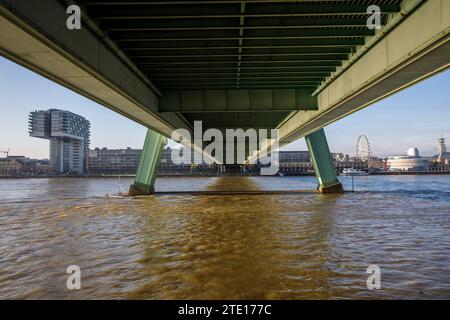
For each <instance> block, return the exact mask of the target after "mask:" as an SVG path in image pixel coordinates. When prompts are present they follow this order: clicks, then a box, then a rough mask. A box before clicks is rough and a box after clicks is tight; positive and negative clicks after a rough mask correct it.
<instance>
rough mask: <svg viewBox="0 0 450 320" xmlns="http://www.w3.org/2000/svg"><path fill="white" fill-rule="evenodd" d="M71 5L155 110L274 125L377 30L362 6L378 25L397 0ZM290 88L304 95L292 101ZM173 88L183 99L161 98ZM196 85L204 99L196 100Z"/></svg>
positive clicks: (209, 121)
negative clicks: (374, 9)
mask: <svg viewBox="0 0 450 320" xmlns="http://www.w3.org/2000/svg"><path fill="white" fill-rule="evenodd" d="M0 1H1V0H0ZM76 2H77V3H79V4H81V5H83V7H84V8H85V10H86V14H87V15H88V16H89V17H90V18H93V19H94V20H95V21H97V22H98V23H99V27H100V29H101V30H102V31H104V32H105V34H107V35H108V38H110V40H112V41H113V42H114V43H115V44H116V45H117V47H118V48H119V49H120V50H122V52H123V53H124V54H125V55H126V56H127V57H128V58H129V59H130V60H131V61H133V63H134V65H135V66H136V67H137V68H138V69H139V70H140V71H142V73H143V74H145V75H146V76H148V77H149V79H151V81H152V83H154V84H155V86H156V87H157V88H158V89H159V90H160V91H161V92H162V93H163V97H162V99H161V104H160V105H159V109H158V114H159V115H160V116H161V115H166V116H167V115H177V116H179V117H182V118H183V119H184V120H186V121H187V122H188V123H189V124H190V125H193V122H194V121H202V122H203V124H204V126H205V128H223V127H228V128H248V127H253V128H276V127H277V126H278V125H279V124H280V123H281V122H282V121H283V120H285V119H287V117H289V115H290V113H291V112H295V111H299V110H317V102H316V100H314V99H316V98H315V97H312V96H311V93H312V92H314V90H316V89H317V88H318V87H319V86H320V85H321V84H322V83H323V82H324V81H326V79H327V78H328V77H329V76H330V75H331V74H332V73H333V72H335V71H336V70H337V68H339V67H340V66H341V65H342V64H343V63H344V62H345V61H347V60H348V58H349V57H350V55H351V54H353V53H354V52H356V51H357V50H358V48H359V47H360V46H363V45H364V44H365V43H366V40H367V39H368V38H371V37H374V36H375V30H370V29H369V28H367V16H368V15H367V7H368V6H369V5H377V6H379V8H380V9H381V22H382V24H383V25H384V24H385V23H386V21H387V20H388V16H389V15H390V14H395V13H398V12H399V11H400V9H401V3H402V0H370V1H369V0H363V1H362V0H345V1H328V0H323V1H319V0H295V1H285V0H272V1H268V0H164V1H108V0H102V1H92V0H76ZM341 2H342V3H341ZM239 90H241V92H239ZM293 90H297V91H302V92H305V93H308V95H306V94H305V95H304V98H301V99H300V102H301V103H300V104H299V103H298V100H297V99H295V100H294V99H293V98H292V91H293ZM174 91H178V92H182V93H185V94H186V96H187V95H189V96H190V97H186V99H182V98H183V97H182V95H178V97H177V95H176V94H173V95H170V94H169V95H167V93H170V92H174ZM200 91H203V92H204V93H205V98H203V97H195V94H198V93H199V92H200ZM225 91H227V92H231V91H233V93H234V92H235V93H236V94H235V95H234V97H237V99H236V100H234V101H233V99H234V97H230V98H232V99H230V100H226V99H225V98H223V96H224V94H223V92H225ZM248 91H253V92H256V94H255V95H253V96H252V95H249V94H248ZM270 92H273V94H271V93H270ZM302 95H303V94H302ZM208 96H212V98H211V99H208ZM238 96H240V97H238ZM248 96H249V97H250V98H251V99H249V98H248ZM178 98H180V99H178ZM272 98H273V99H272ZM186 101H191V102H193V103H190V102H189V103H186ZM211 101H212V103H211ZM261 101H262V103H261ZM197 102H198V103H197ZM166 113H167V114H166Z"/></svg>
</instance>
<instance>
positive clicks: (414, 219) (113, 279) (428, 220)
mask: <svg viewBox="0 0 450 320" xmlns="http://www.w3.org/2000/svg"><path fill="white" fill-rule="evenodd" d="M343 182H344V185H345V186H347V188H348V186H349V183H350V180H348V179H345V178H344V181H343ZM130 183H131V180H129V179H125V180H124V179H122V180H120V181H119V180H117V179H27V180H0V190H1V193H0V199H1V203H2V206H1V207H0V298H39V299H40V298H63V299H76V298H83V299H96V298H97V299H98V298H131V299H194V298H196V299H303V298H306V299H320V298H325V299H329V298H424V299H426V298H450V232H449V230H450V188H449V187H450V176H420V177H414V176H402V177H373V176H370V177H361V178H358V179H357V180H356V188H357V190H358V191H360V192H356V193H347V194H344V195H320V194H313V193H311V194H286V195H282V194H281V195H278V194H277V195H274V194H271V195H267V194H266V195H246V196H245V195H237V196H236V195H233V196H231V195H227V196H219V195H185V194H183V195H176V194H172V195H171V194H165V195H156V196H150V197H137V198H128V197H108V196H105V194H109V195H114V194H117V193H118V192H120V191H121V186H122V187H123V188H124V189H126V187H127V186H128V185H129V184H130ZM315 184H316V182H315V180H314V178H313V177H278V178H275V177H254V178H247V177H224V178H161V179H158V180H157V189H158V190H163V191H164V190H180V191H181V190H183V191H185V190H258V189H262V190H264V189H265V190H268V189H270V190H277V189H278V190H282V189H305V188H314V187H315ZM71 264H75V265H78V266H80V268H81V271H82V289H81V290H78V291H69V290H68V289H66V286H65V284H66V277H67V276H68V275H67V274H66V273H65V271H66V268H67V266H69V265H71ZM371 264H377V265H379V266H380V267H381V272H382V289H381V290H379V291H377V292H371V291H369V290H367V287H366V279H367V276H368V275H367V274H366V268H367V267H368V266H369V265H371Z"/></svg>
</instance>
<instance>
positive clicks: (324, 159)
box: [305, 129, 344, 193]
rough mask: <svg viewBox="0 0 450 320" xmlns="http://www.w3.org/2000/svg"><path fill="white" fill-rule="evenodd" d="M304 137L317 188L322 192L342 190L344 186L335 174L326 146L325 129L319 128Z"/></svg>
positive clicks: (340, 191) (338, 191)
mask: <svg viewBox="0 0 450 320" xmlns="http://www.w3.org/2000/svg"><path fill="white" fill-rule="evenodd" d="M305 139H306V144H307V146H308V150H309V153H310V154H311V159H312V162H313V166H314V171H315V173H316V177H317V180H318V182H319V186H318V187H317V189H318V190H319V191H320V192H322V193H342V192H344V188H343V187H342V184H341V183H340V182H339V180H338V178H337V175H336V169H335V167H334V164H333V158H332V157H331V153H330V149H329V147H328V143H327V138H326V136H325V131H324V130H323V129H320V130H318V131H316V132H314V133H311V134H310V135H307V136H306V137H305Z"/></svg>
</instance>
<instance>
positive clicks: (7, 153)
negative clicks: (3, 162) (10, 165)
mask: <svg viewBox="0 0 450 320" xmlns="http://www.w3.org/2000/svg"><path fill="white" fill-rule="evenodd" d="M9 150H11V149H8V150H6V151H1V150H0V153H6V157H7V158H8V155H9Z"/></svg>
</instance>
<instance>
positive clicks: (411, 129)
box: [0, 58, 450, 159]
mask: <svg viewBox="0 0 450 320" xmlns="http://www.w3.org/2000/svg"><path fill="white" fill-rule="evenodd" d="M0 71H1V72H0V75H1V76H0V88H1V89H0V93H1V96H2V100H3V101H2V108H5V106H10V107H11V106H12V107H13V108H12V111H11V112H9V113H8V115H7V116H4V117H2V118H1V119H0V135H1V137H2V138H0V150H7V149H10V154H11V155H26V156H28V157H31V158H40V159H43V158H48V157H49V148H48V144H46V143H45V141H39V140H36V139H32V138H31V137H29V135H28V132H27V121H26V117H27V115H28V113H29V112H32V111H34V110H37V109H49V108H59V109H64V110H68V111H71V112H74V113H77V114H80V115H81V116H83V117H85V118H86V119H88V120H89V121H90V122H91V124H92V143H91V146H92V148H96V147H100V148H103V147H107V148H116V149H120V148H126V147H131V148H137V149H140V148H142V145H143V142H144V137H145V132H146V128H145V127H143V126H141V125H139V124H137V123H134V122H133V121H132V120H129V119H127V118H125V117H123V116H122V115H120V114H117V113H115V112H113V111H111V110H109V109H107V108H105V107H103V106H101V105H99V104H97V103H95V102H93V101H91V100H89V99H87V98H84V97H82V96H80V95H79V94H77V93H75V92H72V91H70V90H69V89H66V88H64V87H62V86H60V85H58V84H56V83H53V82H51V81H50V80H48V79H45V78H44V77H42V76H40V75H37V74H35V73H33V72H31V71H28V70H26V69H24V68H23V67H21V66H18V65H16V64H14V63H13V62H10V61H8V60H6V59H4V58H0ZM448 83H450V71H446V72H443V73H441V74H438V75H436V76H435V77H432V78H430V79H427V80H425V81H423V82H422V83H419V84H417V85H415V86H413V87H411V88H407V89H405V90H403V91H401V92H399V93H397V94H394V95H392V96H390V97H388V98H386V99H384V100H382V101H379V102H377V103H375V104H373V105H372V106H369V107H368V108H366V109H364V110H362V111H359V112H358V113H355V114H353V115H350V116H348V117H346V118H344V119H341V120H339V121H337V122H335V123H332V124H330V125H328V126H327V127H325V130H326V133H327V136H328V141H329V145H330V148H331V151H332V152H342V153H346V154H349V155H354V153H355V147H356V140H357V138H358V136H359V135H360V134H363V133H364V134H366V135H367V136H368V138H369V141H370V143H371V147H372V150H373V154H374V155H376V156H380V157H387V156H389V155H395V154H404V153H405V152H406V150H407V149H408V148H409V147H417V148H418V149H419V150H420V153H421V155H424V156H431V155H434V154H436V141H437V139H438V138H440V137H441V136H442V137H444V138H447V139H450V138H449V137H450V128H449V127H448V123H447V120H446V119H449V118H450V108H448V107H447V106H448V101H450V92H449V91H448V90H445V87H446V85H448ZM21 88H26V89H27V92H26V93H24V92H23V91H22V89H21ZM430 104H431V106H427V105H430ZM387 108H390V109H389V112H388V113H389V114H388V116H386V109H387ZM435 115H439V116H438V117H436V116H435ZM171 145H172V146H173V145H174V144H173V143H172V144H171ZM306 149H307V148H306V144H305V142H304V139H299V140H297V141H295V142H294V143H291V144H290V145H287V146H285V147H284V148H283V149H282V150H306Z"/></svg>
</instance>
